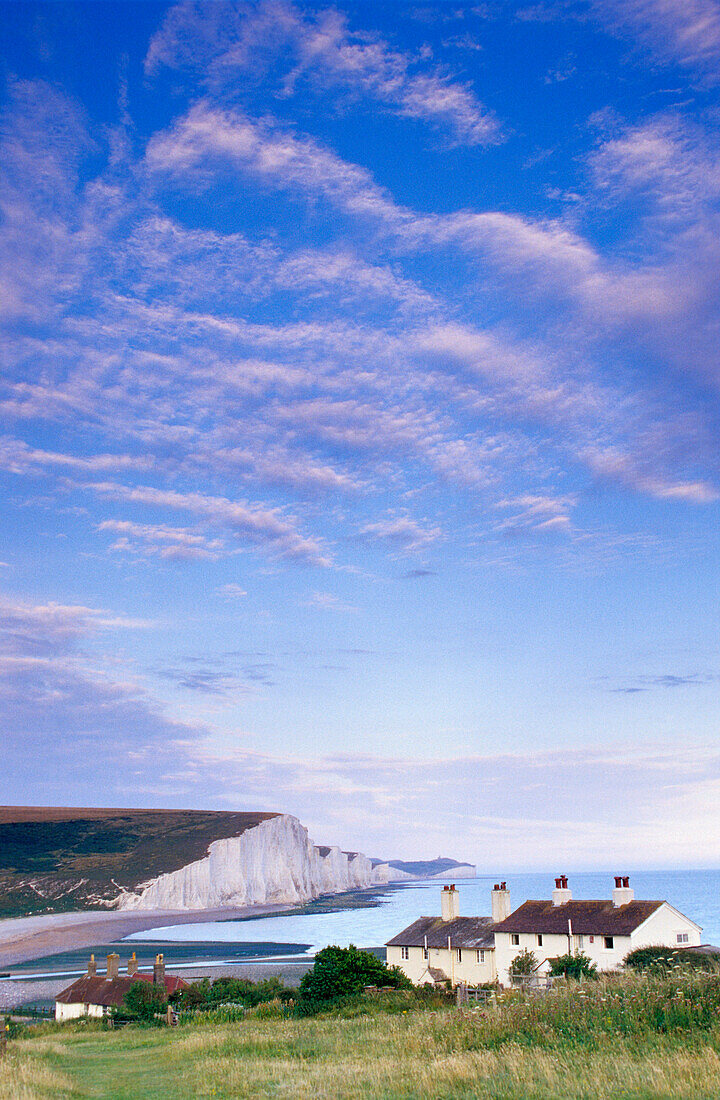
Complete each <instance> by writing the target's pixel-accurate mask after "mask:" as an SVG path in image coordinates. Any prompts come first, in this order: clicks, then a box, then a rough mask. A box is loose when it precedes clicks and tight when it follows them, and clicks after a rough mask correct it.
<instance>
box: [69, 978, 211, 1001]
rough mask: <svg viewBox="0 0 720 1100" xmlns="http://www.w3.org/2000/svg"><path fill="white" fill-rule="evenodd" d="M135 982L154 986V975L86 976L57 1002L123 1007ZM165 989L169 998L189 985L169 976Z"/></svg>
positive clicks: (183, 980)
mask: <svg viewBox="0 0 720 1100" xmlns="http://www.w3.org/2000/svg"><path fill="white" fill-rule="evenodd" d="M135 982H149V983H150V984H152V982H153V975H152V974H133V975H132V976H131V977H122V978H104V977H103V976H102V975H101V974H93V975H88V974H86V975H85V976H84V977H83V978H78V980H77V981H76V982H73V983H72V985H69V986H67V988H66V989H62V990H61V991H60V992H59V993H58V994H57V995H56V997H55V1000H56V1001H59V1002H60V1004H64V1005H73V1004H85V1005H121V1004H122V1003H123V1001H124V1000H125V994H126V993H127V992H128V990H129V989H130V987H131V986H133V985H134V984H135ZM164 988H165V994H166V995H167V996H169V995H170V994H171V993H176V992H177V990H178V989H188V988H189V985H188V983H187V982H186V981H185V979H184V978H178V977H177V976H176V975H175V974H168V975H166V977H165V979H164Z"/></svg>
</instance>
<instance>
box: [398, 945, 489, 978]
mask: <svg viewBox="0 0 720 1100" xmlns="http://www.w3.org/2000/svg"><path fill="white" fill-rule="evenodd" d="M460 950H461V953H462V958H461V959H458V949H457V948H456V947H453V948H452V949H451V950H450V951H448V949H447V947H430V948H428V958H427V959H426V958H425V957H424V953H423V949H422V947H408V949H407V953H408V958H407V959H403V957H402V948H401V947H388V949H387V963H388V966H399V967H400V969H401V970H402V971H403V973H405V974H407V976H408V978H409V979H410V981H411V982H415V984H417V983H418V982H421V981H422V982H428V981H430V980H431V979H430V975H429V974H428V973H427V969H428V967H429V966H432V967H435V968H437V969H438V970H443V971H444V972H445V973H446V974H447V976H448V978H450V980H451V981H452V983H453V985H457V984H458V982H466V983H467V984H468V985H482V984H483V982H494V981H495V952H494V951H493V950H492V948H485V952H484V956H485V957H484V961H483V962H478V959H477V950H476V949H475V948H469V947H463V948H461V949H460ZM481 957H482V956H481Z"/></svg>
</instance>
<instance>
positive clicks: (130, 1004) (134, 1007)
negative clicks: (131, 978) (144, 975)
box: [123, 982, 167, 1020]
mask: <svg viewBox="0 0 720 1100" xmlns="http://www.w3.org/2000/svg"><path fill="white" fill-rule="evenodd" d="M166 1007H167V996H166V994H165V990H164V989H161V988H160V987H159V986H157V985H155V983H154V982H133V984H132V985H131V986H130V988H129V989H128V991H127V993H126V994H125V999H124V1001H123V1008H124V1009H125V1011H126V1013H127V1014H128V1016H132V1017H133V1018H134V1019H136V1020H154V1018H155V1016H156V1015H158V1013H162V1012H164V1011H165V1009H166Z"/></svg>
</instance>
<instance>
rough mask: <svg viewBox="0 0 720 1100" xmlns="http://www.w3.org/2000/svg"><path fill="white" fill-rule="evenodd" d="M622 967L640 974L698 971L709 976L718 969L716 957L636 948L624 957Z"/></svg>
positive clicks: (677, 949) (671, 949) (669, 949)
mask: <svg viewBox="0 0 720 1100" xmlns="http://www.w3.org/2000/svg"><path fill="white" fill-rule="evenodd" d="M623 965H624V966H625V967H626V968H627V969H628V970H636V971H639V972H640V973H643V972H646V971H647V972H649V973H652V974H667V973H669V972H670V971H671V970H674V971H681V970H682V971H685V972H687V971H692V970H700V971H705V972H709V973H711V974H714V973H717V971H718V969H720V957H719V956H718V955H704V954H700V953H699V952H697V951H688V950H687V949H683V948H682V947H638V948H636V949H635V951H631V952H630V954H629V955H626V956H625V959H624V960H623Z"/></svg>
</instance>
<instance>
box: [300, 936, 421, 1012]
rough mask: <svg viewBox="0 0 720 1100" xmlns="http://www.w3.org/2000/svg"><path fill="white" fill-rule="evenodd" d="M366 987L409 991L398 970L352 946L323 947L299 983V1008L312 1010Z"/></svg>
mask: <svg viewBox="0 0 720 1100" xmlns="http://www.w3.org/2000/svg"><path fill="white" fill-rule="evenodd" d="M366 985H380V986H382V985H385V986H391V987H392V988H393V989H412V982H411V981H410V979H409V978H408V977H407V976H406V975H405V974H403V972H402V970H400V968H399V967H397V966H388V965H387V963H384V962H383V961H382V959H378V958H377V956H376V955H371V954H370V953H369V952H368V951H360V950H359V949H358V948H357V947H355V946H354V945H353V944H351V945H350V947H324V948H323V949H322V951H318V953H317V955H316V956H315V963H314V965H313V968H312V970H310V971H309V972H308V973H307V974H305V975H303V979H302V981H301V982H300V1002H299V1003H300V1008H301V1010H303V1011H312V1009H313V1008H314V1007H316V1006H317V1007H320V1006H321V1005H327V1004H330V1003H332V1002H333V1001H336V1000H339V999H340V998H341V997H349V996H352V995H353V994H355V993H361V992H362V990H363V988H364V987H365V986H366Z"/></svg>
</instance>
